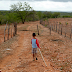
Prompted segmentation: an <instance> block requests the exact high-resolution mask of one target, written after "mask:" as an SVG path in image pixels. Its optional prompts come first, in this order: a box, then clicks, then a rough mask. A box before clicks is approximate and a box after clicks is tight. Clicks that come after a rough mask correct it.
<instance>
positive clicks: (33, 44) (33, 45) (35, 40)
mask: <svg viewBox="0 0 72 72" xmlns="http://www.w3.org/2000/svg"><path fill="white" fill-rule="evenodd" d="M31 44H32V48H37V47H39V42H38V39H34V38H32V39H31ZM39 48H40V47H39Z"/></svg>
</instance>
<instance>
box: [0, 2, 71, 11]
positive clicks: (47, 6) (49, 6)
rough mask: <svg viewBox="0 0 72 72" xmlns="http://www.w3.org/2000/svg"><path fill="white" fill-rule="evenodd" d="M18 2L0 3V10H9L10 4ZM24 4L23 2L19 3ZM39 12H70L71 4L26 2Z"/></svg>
mask: <svg viewBox="0 0 72 72" xmlns="http://www.w3.org/2000/svg"><path fill="white" fill-rule="evenodd" d="M17 2H19V1H0V10H9V9H10V5H11V4H16V3H17ZM20 2H22V3H23V2H24V1H20ZM26 2H28V3H29V4H30V6H32V7H33V9H34V10H39V11H41V10H42V11H67V12H68V11H72V2H53V1H26Z"/></svg>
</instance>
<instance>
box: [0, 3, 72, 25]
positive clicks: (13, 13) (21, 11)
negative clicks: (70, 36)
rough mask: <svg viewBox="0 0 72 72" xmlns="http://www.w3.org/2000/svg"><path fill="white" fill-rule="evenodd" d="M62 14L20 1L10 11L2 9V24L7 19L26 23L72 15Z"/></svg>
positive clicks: (0, 14)
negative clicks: (37, 9)
mask: <svg viewBox="0 0 72 72" xmlns="http://www.w3.org/2000/svg"><path fill="white" fill-rule="evenodd" d="M62 14H63V13H62ZM62 14H61V13H60V12H49V11H44V12H43V11H35V10H34V9H33V8H32V7H31V6H30V5H29V4H28V3H26V2H24V3H23V4H22V3H21V2H18V3H17V4H13V5H11V6H10V10H9V11H0V24H6V22H7V21H8V23H13V22H17V23H19V22H22V23H23V24H24V23H25V21H37V20H40V19H43V18H59V17H63V18H65V17H71V15H69V13H68V15H67V14H66V15H62ZM64 14H65V13H64ZM71 14H72V13H71Z"/></svg>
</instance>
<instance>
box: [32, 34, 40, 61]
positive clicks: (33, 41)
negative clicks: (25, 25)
mask: <svg viewBox="0 0 72 72" xmlns="http://www.w3.org/2000/svg"><path fill="white" fill-rule="evenodd" d="M32 36H33V38H32V39H31V44H32V53H33V61H34V60H35V58H36V60H38V59H37V47H38V48H40V47H39V42H38V39H36V38H35V37H36V34H35V33H33V34H32ZM40 49H41V48H40Z"/></svg>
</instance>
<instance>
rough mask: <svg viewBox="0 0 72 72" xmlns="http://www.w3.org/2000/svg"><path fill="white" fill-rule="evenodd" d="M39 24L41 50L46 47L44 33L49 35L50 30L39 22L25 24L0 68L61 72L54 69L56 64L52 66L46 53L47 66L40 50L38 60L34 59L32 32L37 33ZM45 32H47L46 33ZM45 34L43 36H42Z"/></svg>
mask: <svg viewBox="0 0 72 72" xmlns="http://www.w3.org/2000/svg"><path fill="white" fill-rule="evenodd" d="M37 24H38V25H39V29H40V36H38V35H37V38H38V39H39V43H40V46H41V47H42V48H41V51H42V50H43V49H44V48H43V47H44V46H43V40H45V41H46V40H47V39H46V37H45V36H44V35H49V30H48V29H47V28H45V27H43V26H42V25H40V24H39V22H30V23H29V24H24V25H22V26H20V27H19V29H18V37H17V41H15V42H13V43H12V46H11V49H12V53H11V54H9V55H7V56H6V57H4V58H3V59H2V61H1V63H0V70H1V71H2V72H60V71H58V70H56V69H54V66H51V62H50V61H49V60H48V58H47V57H45V55H44V51H42V54H43V56H44V59H45V62H46V64H47V67H46V66H45V64H44V62H43V60H42V58H41V55H40V53H39V51H38V55H37V56H38V60H37V61H33V58H32V53H31V52H32V46H31V38H32V33H33V32H36V34H37ZM43 32H46V33H45V34H44V33H43ZM42 36H43V37H42Z"/></svg>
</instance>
